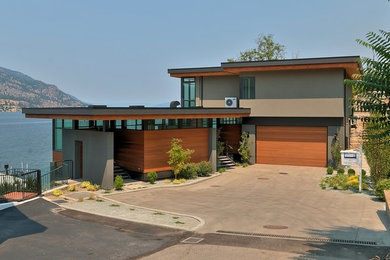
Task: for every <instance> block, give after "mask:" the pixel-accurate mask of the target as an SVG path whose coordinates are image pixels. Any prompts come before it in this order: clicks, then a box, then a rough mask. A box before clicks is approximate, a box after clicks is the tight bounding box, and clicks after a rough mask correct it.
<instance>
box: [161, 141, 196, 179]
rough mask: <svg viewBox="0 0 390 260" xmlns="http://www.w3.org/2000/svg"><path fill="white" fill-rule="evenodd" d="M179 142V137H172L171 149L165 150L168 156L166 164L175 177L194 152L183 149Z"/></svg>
mask: <svg viewBox="0 0 390 260" xmlns="http://www.w3.org/2000/svg"><path fill="white" fill-rule="evenodd" d="M181 143H182V140H181V139H178V138H172V141H171V149H170V150H169V151H168V152H167V153H168V156H169V160H168V164H169V166H170V167H171V169H172V171H173V174H174V175H175V179H176V178H177V175H178V174H179V173H180V171H181V170H182V169H183V167H184V166H185V165H186V164H188V163H189V162H190V160H191V155H192V154H193V153H194V150H190V149H185V150H184V149H183V147H182V146H181Z"/></svg>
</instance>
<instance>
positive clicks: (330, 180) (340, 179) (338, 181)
mask: <svg viewBox="0 0 390 260" xmlns="http://www.w3.org/2000/svg"><path fill="white" fill-rule="evenodd" d="M347 181H348V176H346V175H343V174H337V175H335V176H329V177H325V178H324V179H322V180H321V182H320V187H321V188H322V187H323V186H325V185H327V186H328V187H329V188H332V189H335V190H337V189H338V188H339V187H340V188H341V189H343V188H344V187H346V186H347Z"/></svg>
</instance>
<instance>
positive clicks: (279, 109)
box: [168, 56, 359, 118]
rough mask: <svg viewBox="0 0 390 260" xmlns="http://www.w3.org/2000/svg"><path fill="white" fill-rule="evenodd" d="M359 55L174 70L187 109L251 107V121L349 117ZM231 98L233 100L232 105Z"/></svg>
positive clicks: (173, 74) (233, 63) (173, 75)
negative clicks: (350, 84)
mask: <svg viewBox="0 0 390 260" xmlns="http://www.w3.org/2000/svg"><path fill="white" fill-rule="evenodd" d="M357 59H358V57H357V56H349V57H332V58H315V59H292V60H278V61H259V62H229V63H222V64H221V66H220V67H206V68H184V69H170V70H169V71H168V72H169V73H170V75H171V76H172V77H177V78H180V80H181V104H182V106H183V107H229V106H232V107H243V108H251V115H250V116H251V117H338V118H340V117H347V116H350V115H351V114H352V111H351V109H350V107H349V103H350V102H349V101H350V98H351V97H352V91H351V89H350V88H348V87H346V86H345V85H344V79H346V78H351V76H352V74H355V73H356V74H357V73H359V63H358V62H357ZM229 99H230V101H228V100H229Z"/></svg>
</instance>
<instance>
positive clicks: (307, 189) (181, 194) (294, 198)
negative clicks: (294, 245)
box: [109, 165, 390, 246]
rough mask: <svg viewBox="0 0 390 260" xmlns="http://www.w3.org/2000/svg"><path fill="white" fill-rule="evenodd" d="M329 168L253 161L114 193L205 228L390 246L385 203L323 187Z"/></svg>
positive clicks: (118, 198)
mask: <svg viewBox="0 0 390 260" xmlns="http://www.w3.org/2000/svg"><path fill="white" fill-rule="evenodd" d="M324 173H325V169H324V168H316V167H295V166H276V165H253V166H250V167H248V168H241V167H239V168H236V169H234V170H230V171H229V172H226V173H224V174H222V175H221V176H218V177H216V178H212V179H210V180H207V181H204V182H201V183H197V184H195V185H190V186H182V187H172V188H158V189H149V190H143V191H137V192H129V193H120V194H115V195H110V196H109V198H111V199H114V200H118V201H121V202H124V203H128V204H133V205H138V206H143V207H149V208H154V209H160V210H166V211H172V212H177V213H182V214H189V215H194V216H197V217H200V218H202V219H203V220H205V225H204V226H202V227H201V228H200V229H199V230H197V231H198V232H200V233H213V232H216V231H221V230H222V231H229V232H230V231H233V232H250V233H260V234H267V235H274V234H275V235H282V236H299V237H304V238H308V237H321V238H329V239H345V240H359V241H374V242H376V243H377V244H378V245H387V246H390V232H389V230H390V228H389V227H390V223H389V221H388V220H387V218H386V212H385V204H384V202H379V201H375V200H373V197H371V196H369V195H366V194H353V193H350V192H343V191H333V190H321V189H320V188H319V186H318V183H319V181H320V179H321V178H322V177H323V176H324Z"/></svg>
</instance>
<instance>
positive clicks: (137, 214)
mask: <svg viewBox="0 0 390 260" xmlns="http://www.w3.org/2000/svg"><path fill="white" fill-rule="evenodd" d="M60 206H61V207H64V208H69V209H74V210H79V211H83V212H88V213H91V214H96V215H102V216H106V217H112V218H118V219H123V220H129V221H134V222H139V223H145V224H153V225H159V226H165V227H170V228H176V229H183V230H195V229H196V228H198V227H199V226H200V225H202V224H203V221H201V220H199V219H197V218H195V217H191V216H186V215H181V214H175V213H171V212H166V211H158V210H153V209H147V208H142V207H135V206H131V205H128V204H124V203H120V202H117V201H112V200H108V199H106V198H100V197H97V198H96V199H95V200H89V199H85V200H84V201H82V202H75V201H68V202H67V203H61V205H60Z"/></svg>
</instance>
